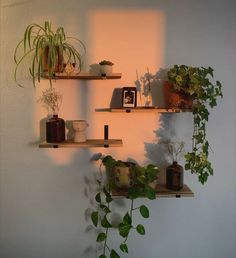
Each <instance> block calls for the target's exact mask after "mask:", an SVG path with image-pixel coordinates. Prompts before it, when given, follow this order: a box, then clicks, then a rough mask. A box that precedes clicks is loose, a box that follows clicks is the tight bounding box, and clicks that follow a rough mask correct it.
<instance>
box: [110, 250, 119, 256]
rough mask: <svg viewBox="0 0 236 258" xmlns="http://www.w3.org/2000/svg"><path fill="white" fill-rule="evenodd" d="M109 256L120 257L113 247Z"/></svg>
mask: <svg viewBox="0 0 236 258" xmlns="http://www.w3.org/2000/svg"><path fill="white" fill-rule="evenodd" d="M110 258H120V256H119V254H118V253H117V252H116V251H115V250H114V249H112V250H111V255H110Z"/></svg>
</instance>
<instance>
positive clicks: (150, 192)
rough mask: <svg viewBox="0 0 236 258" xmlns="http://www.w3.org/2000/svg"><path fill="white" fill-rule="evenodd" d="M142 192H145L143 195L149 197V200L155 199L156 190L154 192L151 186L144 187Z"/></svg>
mask: <svg viewBox="0 0 236 258" xmlns="http://www.w3.org/2000/svg"><path fill="white" fill-rule="evenodd" d="M144 194H145V196H146V197H147V198H148V199H150V200H154V199H156V192H155V190H154V189H153V188H151V187H148V186H147V187H145V188H144Z"/></svg>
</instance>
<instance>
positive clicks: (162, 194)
mask: <svg viewBox="0 0 236 258" xmlns="http://www.w3.org/2000/svg"><path fill="white" fill-rule="evenodd" d="M112 195H113V196H114V198H124V197H127V196H128V192H127V191H125V190H119V191H113V193H112ZM156 197H157V198H180V197H194V193H193V192H192V190H191V189H190V188H189V187H188V186H187V185H184V186H183V188H182V189H181V190H180V191H173V190H170V189H167V188H166V186H165V185H164V184H158V185H157V187H156Z"/></svg>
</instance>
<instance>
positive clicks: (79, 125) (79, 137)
mask: <svg viewBox="0 0 236 258" xmlns="http://www.w3.org/2000/svg"><path fill="white" fill-rule="evenodd" d="M72 126H73V129H74V142H86V140H87V137H86V128H87V127H88V123H87V122H86V120H74V121H72Z"/></svg>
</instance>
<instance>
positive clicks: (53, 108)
mask: <svg viewBox="0 0 236 258" xmlns="http://www.w3.org/2000/svg"><path fill="white" fill-rule="evenodd" d="M38 101H39V102H40V103H42V104H43V106H44V107H46V108H47V110H48V113H49V114H50V115H51V117H50V118H49V119H48V120H47V121H46V141H47V142H64V141H65V121H64V119H62V118H59V117H58V112H59V109H60V107H61V103H62V94H61V93H59V92H58V91H56V90H55V88H53V87H50V88H48V89H46V90H44V91H43V92H42V95H41V97H40V98H39V100H38Z"/></svg>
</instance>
